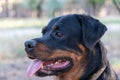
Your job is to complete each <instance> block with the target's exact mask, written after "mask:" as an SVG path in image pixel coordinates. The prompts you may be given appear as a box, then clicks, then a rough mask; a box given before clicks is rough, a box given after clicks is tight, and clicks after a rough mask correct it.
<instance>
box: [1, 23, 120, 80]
mask: <svg viewBox="0 0 120 80" xmlns="http://www.w3.org/2000/svg"><path fill="white" fill-rule="evenodd" d="M108 26H111V25H108ZM113 26H117V27H113ZM36 31H37V30H36ZM5 32H8V31H5ZM18 33H19V32H18ZM23 33H24V31H23V30H22V33H19V34H23ZM111 33H112V34H111ZM3 34H4V33H3ZM7 34H9V33H7ZM24 34H25V33H24ZM29 34H30V33H29ZM32 34H33V33H32ZM1 35H2V34H1ZM119 40H120V24H118V25H112V26H111V27H109V31H108V32H107V33H106V34H105V36H104V39H103V42H104V44H105V47H106V48H107V50H108V59H109V61H110V63H111V65H112V66H113V69H114V70H115V71H116V72H117V74H118V75H119V77H120V68H119V67H120V50H119V49H120V42H119ZM23 43H24V42H23ZM24 54H25V53H24ZM0 55H1V54H0ZM30 62H31V60H29V59H28V58H27V57H26V56H24V57H19V58H17V57H14V58H8V59H0V80H53V77H45V78H38V77H35V76H34V77H33V78H31V79H30V78H28V77H26V76H25V71H26V69H27V67H28V65H29V64H30Z"/></svg>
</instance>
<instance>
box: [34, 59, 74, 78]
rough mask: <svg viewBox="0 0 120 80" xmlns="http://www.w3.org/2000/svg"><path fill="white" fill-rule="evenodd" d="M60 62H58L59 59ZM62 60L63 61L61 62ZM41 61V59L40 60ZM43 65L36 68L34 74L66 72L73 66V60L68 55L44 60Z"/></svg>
mask: <svg viewBox="0 0 120 80" xmlns="http://www.w3.org/2000/svg"><path fill="white" fill-rule="evenodd" d="M60 60H61V62H60V63H59V61H60ZM62 60H63V63H62ZM42 61H43V60H42ZM43 62H44V63H43V66H42V68H41V69H40V70H38V71H37V72H36V73H35V75H36V76H43V74H44V75H55V74H59V73H63V72H66V71H68V70H70V69H71V68H72V66H73V61H72V59H71V58H69V57H64V58H63V57H61V58H56V59H52V60H44V61H43Z"/></svg>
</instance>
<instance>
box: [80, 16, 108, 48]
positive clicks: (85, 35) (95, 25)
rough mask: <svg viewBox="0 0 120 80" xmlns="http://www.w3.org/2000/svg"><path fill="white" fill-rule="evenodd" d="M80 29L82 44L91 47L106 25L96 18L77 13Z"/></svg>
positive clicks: (101, 34)
mask: <svg viewBox="0 0 120 80" xmlns="http://www.w3.org/2000/svg"><path fill="white" fill-rule="evenodd" d="M78 17H79V22H80V24H81V29H82V39H83V43H84V45H85V46H86V47H87V48H89V49H92V48H94V46H95V45H96V43H97V42H98V41H99V40H100V38H101V37H102V36H103V34H104V33H105V31H106V30H107V28H106V26H105V25H103V24H102V23H101V22H99V21H98V20H96V19H94V18H92V17H90V16H86V15H78Z"/></svg>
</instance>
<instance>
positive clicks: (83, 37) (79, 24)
mask: <svg viewBox="0 0 120 80" xmlns="http://www.w3.org/2000/svg"><path fill="white" fill-rule="evenodd" d="M106 30H107V29H106V27H105V26H104V25H103V24H101V23H100V22H99V21H98V20H96V19H94V18H92V17H90V16H85V15H78V14H71V15H66V16H60V17H57V18H54V19H52V20H51V21H50V22H49V23H48V25H47V26H46V27H45V28H44V29H43V30H42V33H43V35H42V37H40V38H35V39H32V40H29V41H26V42H25V50H26V52H27V55H28V57H29V58H31V59H34V61H33V63H32V64H31V65H30V66H29V68H28V70H27V75H28V76H30V77H31V76H32V75H34V74H35V75H37V76H48V75H67V74H71V75H75V74H73V73H77V72H79V74H80V75H81V76H83V75H84V74H85V71H87V70H86V69H87V68H86V67H87V66H88V65H90V63H93V64H97V62H96V58H98V56H99V55H100V54H93V53H91V52H92V51H94V49H96V45H97V43H98V42H99V40H100V38H101V37H102V35H103V34H104V32H105V31H106ZM94 60H95V61H94ZM80 75H79V76H80Z"/></svg>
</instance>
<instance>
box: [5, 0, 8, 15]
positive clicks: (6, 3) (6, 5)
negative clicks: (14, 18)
mask: <svg viewBox="0 0 120 80" xmlns="http://www.w3.org/2000/svg"><path fill="white" fill-rule="evenodd" d="M5 9H6V11H5V13H6V17H9V11H8V0H6V2H5Z"/></svg>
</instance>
